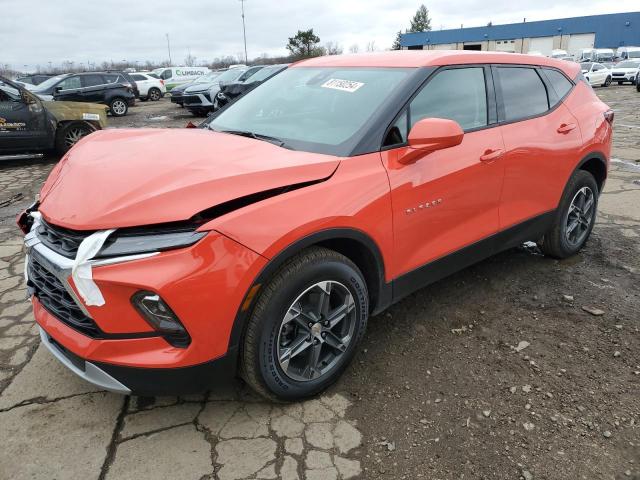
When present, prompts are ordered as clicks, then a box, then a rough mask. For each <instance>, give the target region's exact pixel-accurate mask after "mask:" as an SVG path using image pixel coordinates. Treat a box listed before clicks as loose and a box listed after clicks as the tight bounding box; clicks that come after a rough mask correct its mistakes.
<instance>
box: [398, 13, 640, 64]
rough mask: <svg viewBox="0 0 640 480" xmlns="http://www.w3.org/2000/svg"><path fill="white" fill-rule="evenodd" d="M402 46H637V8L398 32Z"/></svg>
mask: <svg viewBox="0 0 640 480" xmlns="http://www.w3.org/2000/svg"><path fill="white" fill-rule="evenodd" d="M400 43H401V45H402V47H403V49H410V50H413V49H424V50H432V49H459V50H463V49H464V50H497V51H511V52H516V53H530V52H534V51H536V52H540V53H542V54H544V55H548V54H550V51H551V50H552V49H563V50H566V51H567V52H569V54H575V53H577V52H578V51H579V50H581V49H584V48H612V49H616V48H618V47H622V46H640V12H629V13H613V14H608V15H591V16H588V17H574V18H561V19H557V20H543V21H536V22H522V23H511V24H507V25H487V26H485V27H472V28H456V29H452V30H439V31H429V32H419V33H406V34H404V35H402V39H401V42H400Z"/></svg>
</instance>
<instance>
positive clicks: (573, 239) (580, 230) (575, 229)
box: [565, 187, 596, 246]
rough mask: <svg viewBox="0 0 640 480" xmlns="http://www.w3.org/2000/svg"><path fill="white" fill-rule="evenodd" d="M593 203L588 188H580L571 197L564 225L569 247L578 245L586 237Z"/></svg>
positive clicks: (592, 212)
mask: <svg viewBox="0 0 640 480" xmlns="http://www.w3.org/2000/svg"><path fill="white" fill-rule="evenodd" d="M595 203H596V201H595V195H594V193H593V190H591V189H590V188H589V187H582V188H581V189H580V190H578V191H577V192H576V194H575V195H574V196H573V200H571V205H570V206H569V211H568V212H567V220H566V224H565V225H566V226H565V235H566V238H567V242H568V243H569V245H571V246H576V245H580V244H581V243H582V242H583V241H584V239H585V238H586V237H587V235H588V233H589V228H590V227H591V222H593V219H594V216H595Z"/></svg>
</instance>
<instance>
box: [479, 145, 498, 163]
mask: <svg viewBox="0 0 640 480" xmlns="http://www.w3.org/2000/svg"><path fill="white" fill-rule="evenodd" d="M502 155H504V150H502V149H501V148H489V149H487V150H485V151H484V153H483V154H482V155H480V161H481V162H493V161H494V160H497V159H498V158H500V157H501V156H502Z"/></svg>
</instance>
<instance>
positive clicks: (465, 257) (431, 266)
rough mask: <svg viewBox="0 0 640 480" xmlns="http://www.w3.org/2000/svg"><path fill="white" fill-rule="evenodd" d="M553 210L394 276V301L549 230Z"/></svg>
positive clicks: (536, 237) (535, 238)
mask: <svg viewBox="0 0 640 480" xmlns="http://www.w3.org/2000/svg"><path fill="white" fill-rule="evenodd" d="M555 213H556V210H550V211H548V212H546V213H543V214H541V215H538V216H536V217H533V218H530V219H529V220H526V221H524V222H522V223H520V224H518V225H514V226H512V227H510V228H507V229H506V230H503V231H501V232H498V233H496V234H494V235H491V236H489V237H487V238H485V239H483V240H480V241H478V242H476V243H473V244H471V245H469V246H467V247H464V248H462V249H460V250H458V251H456V252H454V253H451V254H449V255H447V256H445V257H442V258H439V259H437V260H434V261H432V262H429V263H427V264H426V265H423V266H422V267H419V268H416V269H415V270H412V271H411V272H408V273H405V274H404V275H402V276H400V277H397V278H396V279H394V280H393V302H394V303H395V302H397V301H399V300H401V299H402V298H404V297H406V296H407V295H410V294H411V293H413V292H415V291H416V290H419V289H421V288H423V287H425V286H427V285H429V284H431V283H434V282H437V281H438V280H440V279H442V278H444V277H447V276H449V275H451V274H452V273H455V272H457V271H459V270H462V269H463V268H466V267H468V266H470V265H473V264H474V263H477V262H479V261H481V260H484V259H485V258H488V257H490V256H492V255H495V254H497V253H499V252H501V251H504V250H508V249H509V248H513V247H516V246H518V245H520V244H521V243H523V242H525V241H527V240H537V239H538V238H540V237H541V236H542V235H544V233H545V232H547V231H548V230H549V228H550V227H551V225H552V223H553V219H554V216H555Z"/></svg>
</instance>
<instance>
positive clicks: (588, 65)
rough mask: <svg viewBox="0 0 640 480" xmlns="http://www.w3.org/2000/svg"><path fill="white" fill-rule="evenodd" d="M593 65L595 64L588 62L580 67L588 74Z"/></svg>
mask: <svg viewBox="0 0 640 480" xmlns="http://www.w3.org/2000/svg"><path fill="white" fill-rule="evenodd" d="M591 65H593V63H589V62H586V63H581V64H580V66H581V67H582V70H584V71H587V72H588V71H589V70H591Z"/></svg>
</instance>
